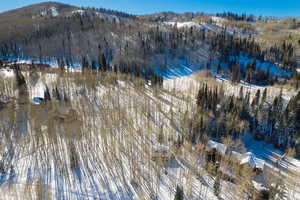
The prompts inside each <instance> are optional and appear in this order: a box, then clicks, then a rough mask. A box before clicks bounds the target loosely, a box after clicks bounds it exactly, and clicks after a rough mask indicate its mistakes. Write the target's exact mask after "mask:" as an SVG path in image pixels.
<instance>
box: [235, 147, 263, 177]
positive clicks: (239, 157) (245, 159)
mask: <svg viewBox="0 0 300 200" xmlns="http://www.w3.org/2000/svg"><path fill="white" fill-rule="evenodd" d="M230 156H231V158H232V159H233V160H234V161H235V162H237V163H238V164H239V165H240V166H241V167H248V168H251V169H253V171H254V172H255V174H256V175H260V174H262V173H263V171H264V165H265V162H264V161H263V160H261V159H259V158H256V157H255V155H254V154H253V153H251V152H247V153H244V154H240V153H238V152H235V151H232V152H231V153H230Z"/></svg>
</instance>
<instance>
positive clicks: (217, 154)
mask: <svg viewBox="0 0 300 200" xmlns="http://www.w3.org/2000/svg"><path fill="white" fill-rule="evenodd" d="M226 150H227V147H226V145H224V144H222V143H218V142H215V141H213V140H209V141H208V142H207V144H206V147H205V152H206V160H207V162H212V163H216V162H219V161H220V160H221V159H222V157H223V156H225V154H226Z"/></svg>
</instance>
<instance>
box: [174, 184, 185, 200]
mask: <svg viewBox="0 0 300 200" xmlns="http://www.w3.org/2000/svg"><path fill="white" fill-rule="evenodd" d="M183 196H184V194H183V189H182V188H181V187H180V186H178V185H177V187H176V193H175V198H174V200H183Z"/></svg>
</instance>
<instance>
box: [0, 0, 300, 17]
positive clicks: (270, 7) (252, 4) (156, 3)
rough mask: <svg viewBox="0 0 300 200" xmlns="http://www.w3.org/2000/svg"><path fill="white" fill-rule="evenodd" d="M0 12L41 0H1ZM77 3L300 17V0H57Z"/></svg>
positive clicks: (128, 9) (135, 10) (142, 9)
mask: <svg viewBox="0 0 300 200" xmlns="http://www.w3.org/2000/svg"><path fill="white" fill-rule="evenodd" d="M1 1H2V2H1V4H0V12H3V11H6V10H10V9H14V8H19V7H22V6H25V5H30V4H34V3H39V2H43V1H41V0H1ZM57 2H62V3H67V4H72V5H76V6H84V7H87V6H90V7H103V8H110V9H116V10H120V11H125V12H129V13H132V14H146V13H155V12H160V11H174V12H190V11H191V12H205V13H216V12H223V11H232V12H237V13H247V14H255V15H263V16H300V0H57Z"/></svg>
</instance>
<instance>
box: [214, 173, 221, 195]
mask: <svg viewBox="0 0 300 200" xmlns="http://www.w3.org/2000/svg"><path fill="white" fill-rule="evenodd" d="M220 193H221V179H220V175H217V177H216V180H215V183H214V194H215V195H216V196H217V197H219V195H220Z"/></svg>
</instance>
